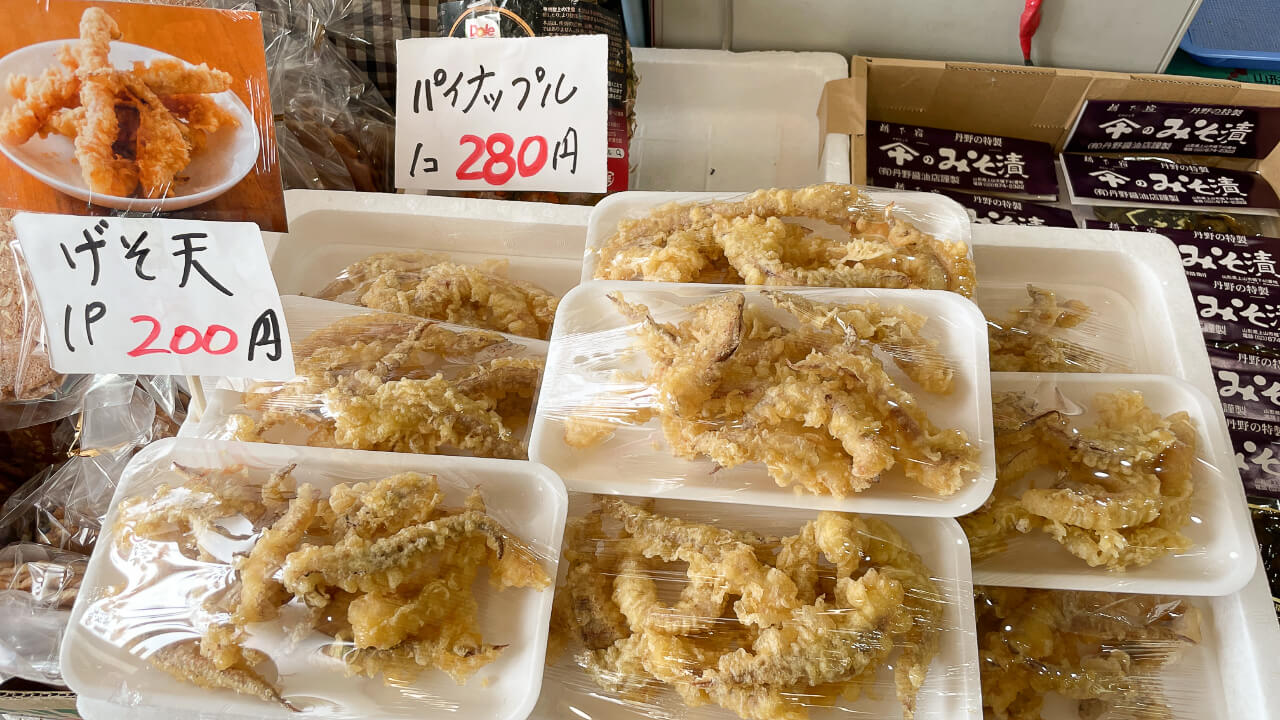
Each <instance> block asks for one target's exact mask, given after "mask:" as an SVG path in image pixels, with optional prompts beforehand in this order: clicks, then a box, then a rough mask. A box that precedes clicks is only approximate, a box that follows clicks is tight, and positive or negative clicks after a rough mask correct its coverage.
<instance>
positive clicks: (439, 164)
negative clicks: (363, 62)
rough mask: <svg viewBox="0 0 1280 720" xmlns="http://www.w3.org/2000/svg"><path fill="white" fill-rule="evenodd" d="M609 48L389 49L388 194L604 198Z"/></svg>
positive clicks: (454, 45)
mask: <svg viewBox="0 0 1280 720" xmlns="http://www.w3.org/2000/svg"><path fill="white" fill-rule="evenodd" d="M608 45H609V41H608V38H607V37H606V36H604V35H573V36H565V37H531V38H498V39H484V40H469V39H467V38H412V39H408V40H400V41H398V42H397V43H396V55H397V80H396V106H397V109H396V154H395V166H396V186H397V187H401V188H406V189H417V190H558V191H563V192H604V191H605V189H606V185H607V177H606V169H605V161H606V159H605V155H606V153H607V142H608V137H607V121H608V113H609V106H608V85H609V78H608V63H607V55H606V53H607V52H608Z"/></svg>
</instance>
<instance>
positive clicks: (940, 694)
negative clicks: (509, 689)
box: [530, 493, 982, 720]
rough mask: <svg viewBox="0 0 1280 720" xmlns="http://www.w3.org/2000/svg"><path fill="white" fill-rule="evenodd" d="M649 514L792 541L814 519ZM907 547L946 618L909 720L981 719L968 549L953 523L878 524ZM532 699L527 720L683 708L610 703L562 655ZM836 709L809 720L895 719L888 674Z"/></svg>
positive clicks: (908, 520) (705, 505)
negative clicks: (925, 571) (926, 572)
mask: <svg viewBox="0 0 1280 720" xmlns="http://www.w3.org/2000/svg"><path fill="white" fill-rule="evenodd" d="M570 506H571V509H572V511H573V513H575V514H576V513H578V512H582V511H585V510H586V507H587V506H586V498H585V497H584V496H582V495H581V494H577V493H575V494H574V495H572V496H571V499H570ZM654 510H655V512H658V513H661V514H668V515H674V516H677V517H681V518H687V519H690V520H696V521H700V522H708V523H714V524H715V525H717V526H720V527H726V528H730V529H741V530H754V531H756V532H759V533H763V534H766V535H794V534H795V533H796V532H797V531H798V530H799V529H800V527H801V526H803V525H804V524H805V523H807V522H809V521H811V520H813V518H814V513H813V512H811V511H807V510H797V509H789V508H779V507H770V508H744V507H743V506H741V505H737V504H729V503H714V502H697V501H690V500H669V499H659V500H657V501H656V502H655V506H654ZM881 519H882V520H884V521H886V522H888V523H889V524H890V525H892V526H893V527H894V528H895V529H896V530H897V531H898V532H899V533H901V534H902V536H903V537H904V538H906V539H907V541H908V542H909V543H910V544H911V546H912V548H913V549H914V550H915V551H916V552H917V553H918V554H919V555H920V557H921V559H923V560H924V562H925V564H926V565H928V566H929V568H930V569H931V570H932V571H933V575H932V576H933V578H934V581H935V582H936V583H937V584H938V588H939V590H940V591H941V594H942V598H943V601H944V602H945V603H946V611H945V614H944V617H943V627H944V628H945V629H944V630H943V632H942V635H941V638H940V647H939V652H938V655H937V657H935V658H934V660H933V663H932V664H931V665H930V666H929V673H928V675H927V676H926V678H925V683H924V685H923V686H922V687H921V689H920V694H919V696H918V699H919V706H918V708H917V710H916V718H917V720H981V718H982V694H981V688H980V684H979V681H978V648H977V634H976V628H975V622H974V614H973V583H972V579H971V577H970V573H969V562H968V557H969V544H968V543H967V542H966V541H965V538H964V532H963V531H962V530H961V529H960V526H959V525H958V524H957V523H956V521H954V520H952V519H950V518H920V517H883V518H881ZM542 687H543V690H542V696H541V697H540V698H539V699H538V704H537V707H535V708H534V711H533V714H532V715H530V718H533V719H534V720H553V719H554V720H561V719H562V718H570V717H578V718H583V720H626V719H632V720H634V719H638V718H642V717H655V716H663V717H665V716H667V715H666V713H665V712H660V713H655V709H656V708H658V707H661V708H663V710H664V711H665V710H667V709H675V708H682V709H683V708H684V704H683V703H682V702H681V701H680V700H679V699H678V697H676V696H675V695H674V693H664V695H669V697H667V698H665V700H666V701H668V702H664V698H661V697H659V698H655V699H654V700H653V701H652V702H650V703H644V704H628V703H625V702H619V701H618V700H616V699H613V698H610V697H609V696H608V695H607V693H605V692H604V691H602V690H600V689H599V688H597V687H596V686H595V684H594V683H593V682H592V681H591V679H590V678H588V677H587V676H586V674H585V673H584V672H583V671H582V669H581V668H580V667H578V666H577V665H576V664H575V663H574V662H573V659H572V658H571V657H569V653H567V652H566V653H565V654H564V655H563V656H562V657H561V658H559V660H558V661H557V662H556V664H555V665H553V666H548V667H547V669H546V674H545V676H544V679H543V683H542ZM839 705H840V707H836V708H821V707H811V708H809V716H810V718H811V719H812V720H835V719H836V718H841V717H858V718H875V719H877V720H880V719H883V720H900V718H902V707H901V706H900V705H899V704H898V700H897V698H896V696H895V693H894V690H893V674H892V672H890V671H889V670H888V669H887V668H881V670H880V673H879V674H878V675H877V676H876V678H875V680H874V681H873V685H872V687H871V688H869V689H868V691H867V692H866V693H864V695H863V697H862V698H860V699H859V700H858V701H857V702H854V703H848V702H843V701H842V702H841V703H839ZM680 712H681V713H687V714H675V715H674V717H688V718H695V717H696V718H699V720H703V719H705V720H735V719H736V718H737V715H735V714H733V713H732V712H730V711H728V710H723V709H721V708H718V707H715V706H708V707H703V708H698V709H696V710H688V711H683V710H681V711H680Z"/></svg>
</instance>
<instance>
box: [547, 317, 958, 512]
mask: <svg viewBox="0 0 1280 720" xmlns="http://www.w3.org/2000/svg"><path fill="white" fill-rule="evenodd" d="M610 297H611V299H612V300H613V301H614V303H615V304H616V305H617V306H618V309H619V310H620V312H622V314H623V315H624V316H626V317H627V318H628V319H629V320H631V321H633V322H635V323H636V324H637V325H638V329H637V333H638V334H639V336H640V339H641V345H642V347H643V348H644V350H645V352H646V353H647V354H648V356H649V360H650V361H651V363H652V369H651V370H650V372H649V377H648V379H647V383H648V385H649V386H650V387H652V388H653V389H654V390H655V391H656V392H655V394H654V396H655V397H656V404H657V405H656V408H655V409H656V412H657V414H658V416H659V417H660V419H661V422H662V430H663V434H664V435H665V437H666V439H667V442H668V444H669V445H670V446H671V450H672V452H673V453H674V454H675V455H677V456H679V457H683V458H690V459H693V458H697V457H707V458H710V459H711V460H713V461H715V462H716V463H717V464H718V465H720V466H721V467H734V466H737V465H741V464H743V463H749V462H760V463H763V464H764V465H765V466H766V467H767V468H768V471H769V475H770V476H771V477H772V478H773V479H774V480H775V481H776V482H777V483H778V484H779V485H780V486H784V487H786V486H797V487H798V488H803V489H804V490H806V491H808V492H813V493H817V494H829V495H834V496H836V497H844V496H847V495H850V494H853V493H857V492H861V491H863V490H866V489H867V488H869V487H871V485H872V484H873V483H874V482H876V481H877V480H878V479H879V477H880V475H881V474H882V473H884V472H885V471H887V470H889V469H890V468H892V467H894V466H895V465H901V466H902V469H903V472H904V473H905V474H906V476H907V477H908V478H909V479H911V480H914V481H915V482H917V483H919V484H920V485H922V486H924V487H925V488H926V489H928V490H929V491H930V492H932V493H934V494H937V495H941V496H947V495H952V494H954V493H956V492H957V491H958V490H960V488H961V487H963V486H964V484H965V483H966V482H967V481H968V478H969V476H970V475H971V474H972V472H973V471H974V470H975V469H976V468H977V449H976V448H975V447H974V446H973V445H971V444H970V443H969V442H968V440H967V438H966V436H965V434H964V433H963V432H961V431H959V430H954V429H939V428H937V427H935V426H934V425H933V423H932V422H931V421H930V420H929V417H928V415H927V414H926V413H925V412H924V410H923V409H921V408H920V407H919V405H918V404H917V402H916V400H915V398H914V397H913V396H912V395H911V394H910V393H908V392H907V391H906V390H905V389H904V388H903V387H901V386H899V385H898V384H897V383H896V382H894V380H893V379H892V378H891V377H890V376H889V375H888V373H886V371H885V368H884V366H883V364H882V363H881V361H880V359H879V358H878V357H877V356H876V355H875V354H874V352H873V349H874V348H875V347H879V348H881V349H883V350H885V351H886V353H887V354H888V355H889V356H890V357H892V358H893V360H894V362H895V364H896V365H897V366H898V367H900V368H901V369H902V370H903V371H904V372H905V373H906V374H907V375H908V376H910V377H911V378H912V379H914V380H915V381H916V382H918V383H919V384H920V385H921V386H922V387H923V388H924V389H925V390H926V391H930V392H936V393H945V392H949V391H950V390H951V388H952V384H953V377H954V370H953V368H952V367H951V366H950V365H949V363H948V362H947V360H946V359H945V358H943V357H942V355H941V354H940V353H939V352H938V348H937V343H936V342H935V341H933V340H930V339H927V338H925V337H924V336H922V335H921V334H920V331H921V329H922V328H923V327H924V324H925V319H924V318H923V317H921V316H918V315H916V314H915V313H912V312H910V311H907V310H905V309H903V308H883V307H880V306H878V305H875V304H866V305H838V304H830V303H821V302H816V301H813V300H810V299H807V298H804V297H799V296H795V295H791V294H788V293H783V292H769V293H766V294H765V297H766V298H767V299H768V300H769V301H770V302H771V303H772V304H773V305H774V307H776V308H777V309H779V310H782V311H785V312H786V313H788V314H789V315H790V316H792V317H793V318H794V319H795V320H796V321H798V323H799V327H796V328H788V327H786V326H785V325H781V324H778V323H777V322H775V321H773V320H771V319H770V318H769V317H768V316H767V315H766V314H765V313H764V312H763V311H761V310H759V309H757V308H755V307H754V306H751V307H749V306H747V305H746V304H745V297H744V296H743V295H742V294H741V293H737V292H731V293H725V294H723V295H719V296H717V297H714V298H712V299H711V300H707V301H705V302H702V303H699V304H698V305H694V306H691V307H689V308H688V311H689V319H688V320H685V321H683V322H680V323H678V324H675V325H672V324H664V323H659V322H656V321H654V320H653V318H652V316H651V315H650V312H649V309H648V308H646V307H645V306H643V305H637V304H631V303H628V302H626V301H625V300H623V298H622V297H621V295H619V294H614V295H612V296H610ZM646 402H647V401H646ZM591 412H592V411H587V412H586V413H582V414H585V415H586V416H587V419H588V420H592V419H593V418H592V417H591ZM578 414H580V413H578V412H574V411H570V413H569V415H570V418H569V419H570V420H571V422H567V423H566V430H565V433H566V434H565V441H566V443H568V444H569V445H571V446H573V447H585V446H589V445H591V444H593V443H596V442H600V441H603V440H604V439H606V438H607V432H605V431H602V426H605V425H607V423H605V422H603V421H601V422H574V421H573V420H575V417H576V416H577V415H578ZM636 419H637V420H638V421H640V422H644V421H645V420H647V417H637V418H636Z"/></svg>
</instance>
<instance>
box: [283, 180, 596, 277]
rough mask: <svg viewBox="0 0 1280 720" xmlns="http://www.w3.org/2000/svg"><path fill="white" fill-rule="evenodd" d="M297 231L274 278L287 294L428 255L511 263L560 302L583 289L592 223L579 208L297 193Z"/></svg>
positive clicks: (289, 197) (292, 194) (292, 220)
mask: <svg viewBox="0 0 1280 720" xmlns="http://www.w3.org/2000/svg"><path fill="white" fill-rule="evenodd" d="M285 209H286V212H287V215H288V219H289V232H288V233H287V234H285V235H281V236H280V237H279V239H278V240H276V244H275V248H274V252H273V253H272V255H271V271H272V273H273V274H274V275H275V278H276V286H277V287H279V289H280V292H281V293H283V294H289V295H314V294H315V293H318V292H319V291H320V290H322V289H323V288H324V286H325V285H328V284H329V282H330V281H331V280H333V279H334V278H335V277H337V275H338V273H339V272H341V271H342V269H343V268H345V267H346V266H348V265H350V264H351V263H353V262H356V261H357V260H362V259H364V258H366V257H368V256H369V255H372V254H374V253H381V252H395V251H403V250H425V251H429V252H439V253H442V254H444V255H447V256H449V258H451V259H452V260H454V261H456V262H461V263H468V264H476V263H480V262H482V261H485V260H491V259H503V260H506V261H507V262H508V264H509V265H508V270H509V273H510V276H511V277H512V278H514V279H516V280H523V281H526V282H531V283H534V284H536V285H538V286H540V287H542V288H545V289H546V290H547V291H549V292H552V293H555V294H556V295H563V294H564V293H565V292H568V290H569V288H571V287H573V286H574V285H577V284H578V277H579V275H580V274H581V268H582V248H583V242H584V238H585V237H586V233H585V230H584V227H583V226H584V225H586V221H587V217H588V216H589V215H590V212H591V209H590V208H587V207H578V206H574V205H549V204H546V203H524V202H501V201H498V200H472V199H469V198H451V197H436V196H431V195H394V194H390V193H357V192H332V191H325V190H290V191H288V192H286V193H285Z"/></svg>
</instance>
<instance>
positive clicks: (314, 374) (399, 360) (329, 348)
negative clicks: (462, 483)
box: [224, 313, 544, 459]
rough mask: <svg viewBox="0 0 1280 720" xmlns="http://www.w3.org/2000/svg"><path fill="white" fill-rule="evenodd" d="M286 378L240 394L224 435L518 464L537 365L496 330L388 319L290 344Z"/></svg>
mask: <svg viewBox="0 0 1280 720" xmlns="http://www.w3.org/2000/svg"><path fill="white" fill-rule="evenodd" d="M293 350H294V367H295V369H296V371H297V377H296V378H295V379H293V380H291V381H288V382H283V383H280V382H264V383H257V384H255V385H253V386H252V387H250V388H249V389H248V391H247V392H245V393H244V394H243V396H242V400H241V404H240V406H239V407H237V408H236V409H235V410H234V411H233V412H232V413H231V414H230V417H229V427H228V428H224V430H225V432H226V434H227V435H228V439H235V440H244V441H249V442H274V443H284V444H289V445H309V446H313V447H343V448H352V449H356V450H385V451H393V452H409V453H422V454H450V455H459V454H461V455H474V456H479V457H495V458H513V459H523V458H525V457H526V456H527V448H526V444H525V439H524V437H525V434H526V430H527V428H528V424H529V416H530V413H531V411H532V408H533V401H534V396H535V395H536V394H537V389H538V383H539V381H540V379H541V377H542V367H543V362H544V359H543V357H541V356H540V355H535V354H533V352H532V351H531V350H529V349H528V348H526V347H525V346H522V345H519V344H517V343H515V342H512V341H511V340H509V339H507V338H505V337H503V336H502V335H499V334H498V333H494V332H489V331H485V330H470V329H465V328H461V327H458V326H446V325H444V324H441V323H438V322H435V321H433V320H423V319H421V318H416V317H410V316H407V315H396V314H392V313H369V314H364V315H356V316H351V317H345V318H341V319H339V320H336V321H334V322H332V323H330V324H328V325H327V326H325V327H323V328H321V329H319V330H316V331H315V332H312V333H311V334H309V335H307V336H306V337H304V338H302V340H301V341H295V342H294V345H293Z"/></svg>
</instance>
